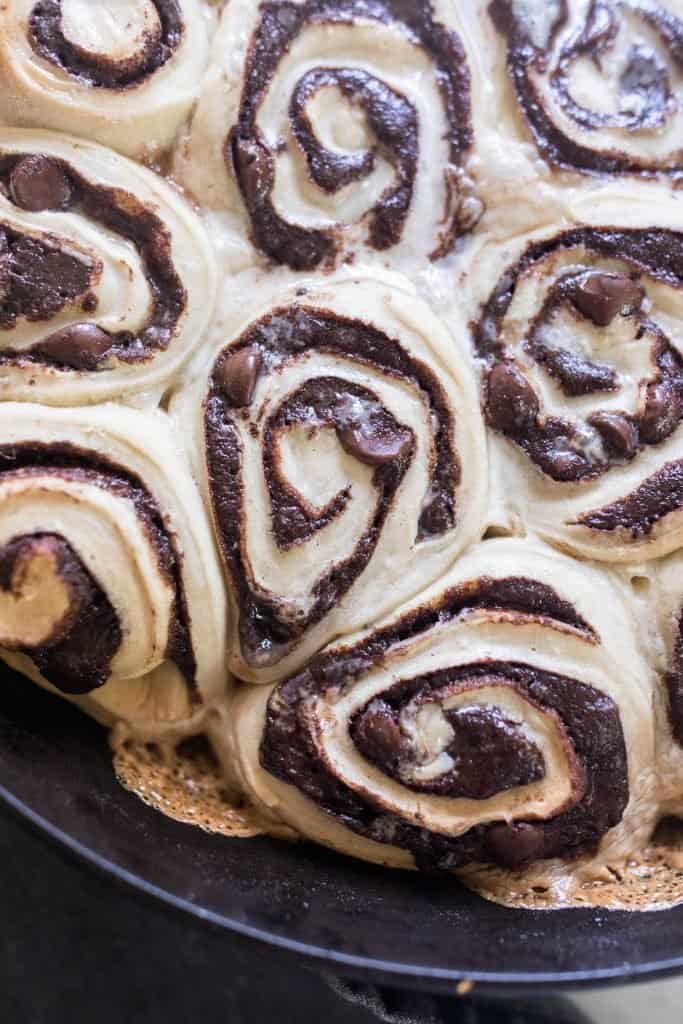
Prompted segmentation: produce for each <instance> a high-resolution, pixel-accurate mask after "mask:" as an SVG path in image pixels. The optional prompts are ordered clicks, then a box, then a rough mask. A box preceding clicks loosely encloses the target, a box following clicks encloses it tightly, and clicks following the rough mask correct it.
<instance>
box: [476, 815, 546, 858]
mask: <svg viewBox="0 0 683 1024" xmlns="http://www.w3.org/2000/svg"><path fill="white" fill-rule="evenodd" d="M486 843H487V848H488V858H490V859H491V860H492V861H493V862H494V863H495V864H500V865H501V866H502V867H506V868H518V867H521V866H522V865H524V864H528V863H529V862H530V861H534V860H542V859H543V857H544V856H545V832H544V831H543V827H542V826H539V825H530V824H527V823H525V822H522V823H521V824H519V825H494V826H493V828H491V829H490V830H489V833H488V835H487V837H486Z"/></svg>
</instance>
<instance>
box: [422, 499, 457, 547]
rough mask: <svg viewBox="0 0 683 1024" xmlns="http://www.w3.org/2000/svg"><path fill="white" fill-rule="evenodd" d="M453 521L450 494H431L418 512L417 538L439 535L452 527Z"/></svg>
mask: <svg viewBox="0 0 683 1024" xmlns="http://www.w3.org/2000/svg"><path fill="white" fill-rule="evenodd" d="M454 522H455V515H454V512H453V503H452V501H451V500H450V496H449V495H447V494H444V493H442V494H435V495H431V496H430V498H429V499H428V500H426V501H425V503H424V505H423V506H422V511H421V512H420V522H419V528H418V536H419V539H420V540H424V539H425V538H427V537H440V536H442V535H443V534H444V533H446V532H447V531H448V530H452V529H453V525H454Z"/></svg>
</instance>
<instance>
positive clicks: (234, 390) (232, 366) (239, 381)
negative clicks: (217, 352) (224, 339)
mask: <svg viewBox="0 0 683 1024" xmlns="http://www.w3.org/2000/svg"><path fill="white" fill-rule="evenodd" d="M262 366H263V356H262V355H261V352H260V350H259V349H258V348H256V347H255V346H252V347H251V348H241V349H238V350H237V351H236V352H232V353H231V354H229V355H228V356H226V357H225V358H224V359H222V360H221V362H220V363H219V364H218V366H217V367H216V373H215V376H214V379H215V381H216V384H217V385H218V387H219V388H220V390H221V391H222V393H223V395H224V396H225V397H226V398H227V399H228V401H229V402H230V405H232V406H233V407H234V408H236V409H240V408H242V407H243V406H245V405H249V404H250V403H251V400H252V398H253V397H254V391H255V390H256V384H257V383H258V379H259V376H260V373H261V368H262Z"/></svg>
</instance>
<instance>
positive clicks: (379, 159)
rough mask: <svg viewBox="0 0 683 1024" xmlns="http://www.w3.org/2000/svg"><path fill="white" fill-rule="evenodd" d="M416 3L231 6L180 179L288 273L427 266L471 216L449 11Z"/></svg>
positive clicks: (300, 1)
mask: <svg viewBox="0 0 683 1024" xmlns="http://www.w3.org/2000/svg"><path fill="white" fill-rule="evenodd" d="M436 8H437V5H436V4H433V3H431V2H430V0H425V2H422V3H419V4H409V3H405V2H404V0H370V2H368V0H263V2H260V3H255V2H253V0H233V2H231V4H230V6H229V8H227V9H226V11H225V13H224V15H223V22H222V26H221V28H220V29H219V32H218V35H217V38H216V43H215V46H214V50H213V59H212V62H211V65H210V68H209V72H208V74H207V76H206V79H205V83H204V87H203V94H202V98H201V100H200V103H199V107H198V111H197V113H196V116H195V118H194V121H193V126H192V131H191V135H190V138H189V142H188V145H187V148H186V150H185V153H184V154H183V155H181V157H180V160H179V164H178V173H179V175H180V177H181V180H182V181H183V182H184V183H185V184H187V185H188V187H189V188H190V189H191V191H192V193H193V194H194V195H197V196H198V197H199V198H200V199H201V200H202V201H203V202H205V203H206V204H207V205H209V206H212V207H218V208H223V207H228V208H230V209H233V210H236V211H238V212H239V214H240V217H241V218H242V219H243V220H244V221H245V223H246V224H247V225H248V229H249V231H250V234H251V238H252V240H253V242H254V245H255V246H256V247H257V248H258V249H259V250H260V251H261V252H262V253H263V254H265V256H267V257H269V259H271V260H272V261H274V262H275V263H280V264H286V265H288V266H289V267H292V268H294V269H295V270H312V269H314V268H317V267H322V268H326V269H329V268H330V267H332V266H333V265H334V264H335V263H336V261H337V259H338V257H339V256H340V254H342V253H344V252H346V253H348V251H349V250H352V249H357V248H358V247H359V246H363V247H364V248H365V250H366V252H369V253H378V254H384V255H385V256H386V257H387V258H388V259H391V260H392V261H394V262H396V261H397V260H399V259H402V258H406V259H407V258H413V259H415V260H417V261H419V262H420V263H425V262H427V261H428V260H438V259H440V258H441V257H444V256H446V255H447V254H448V253H449V252H451V251H452V249H453V247H454V245H455V242H456V240H457V238H458V237H459V236H460V235H461V234H462V233H463V232H466V231H468V230H470V229H471V228H472V227H473V226H474V225H475V224H476V222H477V220H478V219H479V217H480V216H481V213H482V209H483V208H482V204H481V202H480V201H479V200H478V199H477V197H476V195H475V189H474V184H473V182H472V181H471V180H470V179H469V177H468V176H467V174H466V173H465V170H466V161H467V159H468V156H469V154H470V150H471V147H472V125H471V119H470V79H469V71H468V68H467V62H466V58H465V52H464V49H463V46H462V43H461V41H460V37H459V35H458V33H457V32H456V30H455V12H454V11H453V12H450V11H449V10H447V9H446V5H439V9H438V14H437V10H436Z"/></svg>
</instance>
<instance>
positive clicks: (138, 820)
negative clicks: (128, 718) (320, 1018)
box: [0, 667, 683, 993]
mask: <svg viewBox="0 0 683 1024" xmlns="http://www.w3.org/2000/svg"><path fill="white" fill-rule="evenodd" d="M0 800H2V801H3V802H4V804H6V806H7V807H8V808H9V809H12V810H14V811H15V812H17V813H18V814H19V815H21V816H23V818H24V819H26V820H27V821H28V822H30V823H32V824H33V825H34V826H36V827H38V828H39V829H40V830H41V831H42V832H43V833H44V834H47V835H48V836H50V837H51V838H53V839H56V840H58V841H59V842H60V843H62V844H64V845H65V846H66V847H68V848H69V849H70V850H71V851H73V852H74V853H76V854H78V855H80V857H82V858H83V859H84V860H86V861H88V862H90V863H91V864H93V865H95V866H97V867H99V868H100V869H101V870H103V871H105V872H107V873H108V874H109V875H110V876H113V877H114V878H116V879H118V880H120V881H124V882H126V883H129V884H130V885H133V886H135V887H136V888H137V889H138V890H141V891H142V892H144V893H147V894H148V895H152V896H155V897H157V898H159V899H161V900H163V901H165V902H166V903H167V904H170V905H172V906H173V907H175V908H178V909H180V910H183V911H186V912H188V913H190V914H193V915H195V916H197V917H199V918H201V919H203V920H205V921H207V922H211V923H213V924H215V925H218V926H220V927H223V928H226V929H229V930H231V931H233V932H237V933H241V934H242V935H244V936H247V937H250V938H251V939H256V940H260V941H262V942H264V943H268V944H269V945H271V946H276V947H280V948H281V949H284V950H288V951H290V952H291V953H296V954H297V955H298V956H299V958H302V957H303V958H305V959H306V960H307V961H308V962H310V963H311V964H312V965H313V964H315V963H317V964H318V966H320V967H323V968H324V969H326V970H328V971H330V972H332V973H335V974H339V975H346V976H352V977H356V978H364V979H366V980H370V981H374V982H380V983H385V984H386V983H387V982H393V983H394V984H398V985H401V984H402V985H405V986H410V987H412V988H422V989H428V990H431V991H435V992H436V991H442V992H444V991H446V992H451V993H452V991H453V986H454V985H455V984H456V983H457V982H458V981H459V980H460V979H462V978H464V977H466V978H470V979H472V980H473V981H475V982H477V983H478V987H481V988H483V989H485V990H493V989H495V990H502V989H504V990H509V989H521V988H526V989H528V988H542V987H543V986H545V987H557V988H559V987H562V988H567V987H569V986H572V985H579V984H587V983H590V984H599V983H601V982H609V981H615V980H616V981H619V982H621V983H623V982H624V981H627V980H633V979H635V978H641V979H642V978H643V977H644V976H648V977H652V976H655V975H657V976H661V975H663V974H667V973H674V972H676V971H681V970H683V906H681V907H678V908H676V909H674V910H668V911H661V912H657V913H641V914H627V913H616V912H613V913H609V912H594V911H579V910H572V911H553V912H548V911H545V912H543V911H539V912H531V911H517V910H507V909H504V908H502V907H498V906H495V905H493V904H490V903H487V902H485V901H484V900H482V899H480V898H479V897H477V896H474V895H473V894H471V893H469V892H467V891H466V890H465V889H463V888H462V887H460V886H459V885H458V884H457V883H456V882H454V881H451V880H445V881H444V880H438V879H430V878H425V877H421V876H418V875H413V874H412V873H408V872H405V873H404V872H392V871H387V870H381V869H379V868H373V867H371V866H369V865H365V864H362V863H359V862H355V861H353V860H350V859H346V858H342V857H338V856H335V855H333V854H331V853H329V852H327V851H325V850H321V849H318V848H316V847H314V846H312V845H307V844H297V845H290V844H288V843H283V842H279V841H276V840H270V839H252V840H230V839H223V838H219V837H215V836H210V835H207V834H205V833H203V832H201V831H199V830H198V829H195V828H192V827H190V826H186V825H180V824H178V823H176V822H172V821H170V820H168V819H166V818H164V817H163V816H162V815H161V814H158V813H157V812H155V811H153V810H151V809H149V808H147V807H146V806H145V805H144V804H142V803H141V802H140V801H139V800H138V799H137V798H136V797H134V796H131V795H130V794H128V793H126V792H125V791H124V790H123V789H122V788H121V787H120V786H119V785H118V783H117V782H116V780H115V778H114V776H113V773H112V768H111V759H110V755H109V751H108V747H107V742H106V736H105V733H104V732H103V730H101V729H100V728H99V727H98V726H97V725H95V724H94V723H92V722H91V721H90V720H88V719H87V718H86V717H85V716H83V715H82V714H80V713H79V712H78V711H75V710H74V709H73V708H71V707H70V706H68V705H67V704H65V703H64V702H63V701H61V700H59V699H58V698H53V697H51V696H49V695H47V694H45V693H43V692H42V691H40V690H39V689H38V688H37V687H35V686H34V685H33V684H31V683H29V682H27V681H26V680H23V679H21V678H20V677H19V676H16V675H15V674H14V673H12V672H10V671H9V670H8V669H6V668H5V667H1V668H0Z"/></svg>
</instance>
